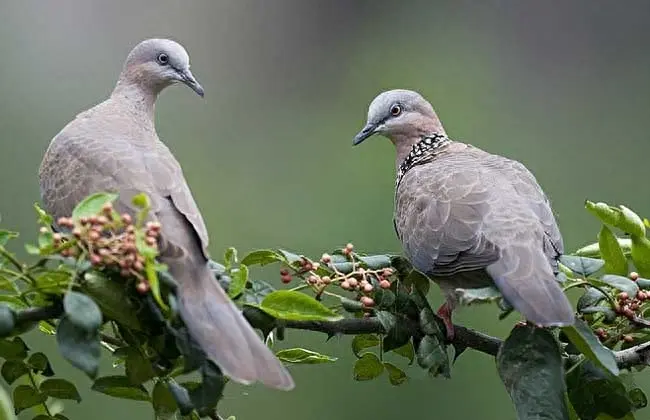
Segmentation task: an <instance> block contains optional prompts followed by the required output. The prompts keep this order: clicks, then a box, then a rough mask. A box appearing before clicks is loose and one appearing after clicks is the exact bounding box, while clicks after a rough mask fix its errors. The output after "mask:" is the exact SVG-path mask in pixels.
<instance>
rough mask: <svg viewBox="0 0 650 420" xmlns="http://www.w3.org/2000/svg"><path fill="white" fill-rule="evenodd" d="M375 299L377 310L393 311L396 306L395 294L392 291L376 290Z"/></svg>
mask: <svg viewBox="0 0 650 420" xmlns="http://www.w3.org/2000/svg"><path fill="white" fill-rule="evenodd" d="M373 299H374V301H375V307H376V308H381V309H392V308H393V306H395V293H393V291H392V290H390V289H377V290H375V293H374V296H373Z"/></svg>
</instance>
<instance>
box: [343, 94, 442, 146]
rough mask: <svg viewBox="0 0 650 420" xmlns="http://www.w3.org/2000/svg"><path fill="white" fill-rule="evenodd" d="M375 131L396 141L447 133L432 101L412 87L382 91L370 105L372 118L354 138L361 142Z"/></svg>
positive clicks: (369, 118)
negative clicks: (409, 88)
mask: <svg viewBox="0 0 650 420" xmlns="http://www.w3.org/2000/svg"><path fill="white" fill-rule="evenodd" d="M374 134H381V135H383V136H385V137H388V138H389V139H390V140H391V141H392V142H393V143H395V144H397V143H398V142H401V141H407V142H412V141H414V140H416V139H418V138H420V137H421V136H428V135H432V134H445V131H444V129H443V128H442V124H441V123H440V120H438V116H437V115H436V113H435V112H434V110H433V108H432V107H431V104H430V103H429V102H427V101H426V99H424V98H423V97H422V96H421V95H420V94H419V93H417V92H413V91H412V90H404V89H395V90H389V91H386V92H382V93H380V94H379V95H378V96H377V97H376V98H375V99H374V100H373V101H372V102H371V103H370V107H369V108H368V121H367V122H366V126H365V127H363V130H361V131H360V132H359V134H357V135H356V136H355V138H354V141H353V142H352V144H354V145H357V144H359V143H361V142H363V141H364V140H365V139H367V138H368V137H370V136H372V135H374Z"/></svg>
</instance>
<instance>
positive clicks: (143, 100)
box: [111, 79, 158, 128]
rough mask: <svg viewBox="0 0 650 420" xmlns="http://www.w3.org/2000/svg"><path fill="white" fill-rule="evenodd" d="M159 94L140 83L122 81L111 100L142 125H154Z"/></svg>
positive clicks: (118, 83)
mask: <svg viewBox="0 0 650 420" xmlns="http://www.w3.org/2000/svg"><path fill="white" fill-rule="evenodd" d="M157 98H158V92H157V91H155V90H153V89H151V88H149V87H148V86H143V85H142V84H140V83H135V82H130V81H129V80H122V79H120V80H119V81H118V82H117V85H115V89H113V93H112V94H111V100H112V101H114V102H116V103H117V104H119V106H120V107H121V108H122V109H123V110H124V111H126V112H128V113H130V114H132V116H133V118H134V119H135V120H136V121H138V122H139V123H141V124H144V125H151V127H150V128H153V124H154V113H155V105H156V99H157Z"/></svg>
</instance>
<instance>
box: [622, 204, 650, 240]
mask: <svg viewBox="0 0 650 420" xmlns="http://www.w3.org/2000/svg"><path fill="white" fill-rule="evenodd" d="M618 208H619V209H620V211H621V219H620V220H619V223H618V226H616V227H617V228H619V229H621V230H622V231H623V232H626V233H629V234H630V235H636V236H645V225H644V224H643V220H641V218H640V217H639V216H638V215H637V214H636V213H635V212H633V211H632V210H630V209H629V208H627V207H625V206H623V205H620V206H618Z"/></svg>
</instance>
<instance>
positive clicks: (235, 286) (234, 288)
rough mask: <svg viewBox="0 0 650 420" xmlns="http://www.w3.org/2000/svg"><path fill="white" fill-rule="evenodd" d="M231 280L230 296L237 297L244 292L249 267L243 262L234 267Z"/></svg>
mask: <svg viewBox="0 0 650 420" xmlns="http://www.w3.org/2000/svg"><path fill="white" fill-rule="evenodd" d="M230 277H231V279H232V280H231V282H230V286H229V287H228V296H230V297H231V298H235V297H237V296H239V295H240V294H242V292H243V291H244V289H245V288H246V283H248V267H247V266H245V265H244V264H241V265H240V266H239V267H237V268H233V269H232V271H231V272H230Z"/></svg>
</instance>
